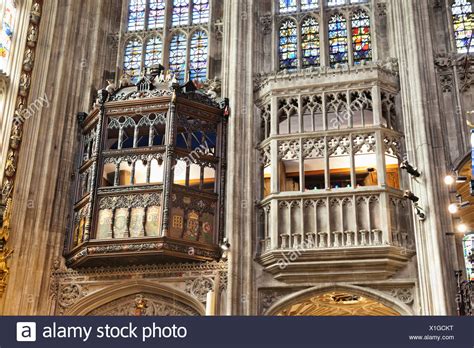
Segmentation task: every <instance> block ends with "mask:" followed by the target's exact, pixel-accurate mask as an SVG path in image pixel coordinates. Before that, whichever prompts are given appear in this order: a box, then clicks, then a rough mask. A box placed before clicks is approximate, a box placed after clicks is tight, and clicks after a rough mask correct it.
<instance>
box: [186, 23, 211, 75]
mask: <svg viewBox="0 0 474 348" xmlns="http://www.w3.org/2000/svg"><path fill="white" fill-rule="evenodd" d="M207 47H208V37H207V34H206V32H205V31H204V30H199V31H197V32H196V33H194V35H193V36H192V38H191V47H190V56H189V62H190V63H189V64H190V79H191V80H199V81H204V80H205V79H206V77H207Z"/></svg>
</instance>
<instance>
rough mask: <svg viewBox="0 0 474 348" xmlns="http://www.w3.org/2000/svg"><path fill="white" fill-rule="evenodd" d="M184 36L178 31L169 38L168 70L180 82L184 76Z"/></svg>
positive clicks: (185, 43)
mask: <svg viewBox="0 0 474 348" xmlns="http://www.w3.org/2000/svg"><path fill="white" fill-rule="evenodd" d="M186 46H187V42H186V36H185V35H184V34H183V33H178V34H175V35H174V36H173V38H172V39H171V46H170V66H169V68H170V70H171V72H172V73H174V74H175V77H176V78H177V79H178V81H180V82H184V79H185V77H186Z"/></svg>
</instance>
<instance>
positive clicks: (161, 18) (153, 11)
mask: <svg viewBox="0 0 474 348" xmlns="http://www.w3.org/2000/svg"><path fill="white" fill-rule="evenodd" d="M165 9H166V3H165V0H150V14H149V15H148V29H156V28H163V26H164V24H165Z"/></svg>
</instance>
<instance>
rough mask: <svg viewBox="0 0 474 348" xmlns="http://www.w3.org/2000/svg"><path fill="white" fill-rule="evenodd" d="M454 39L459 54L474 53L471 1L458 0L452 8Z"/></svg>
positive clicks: (473, 19) (473, 22) (473, 20)
mask: <svg viewBox="0 0 474 348" xmlns="http://www.w3.org/2000/svg"><path fill="white" fill-rule="evenodd" d="M452 12H453V24H454V37H455V40H456V50H457V52H458V53H467V52H474V42H473V40H472V29H473V26H474V17H473V14H472V4H471V1H470V0H456V1H455V2H454V4H453V7H452Z"/></svg>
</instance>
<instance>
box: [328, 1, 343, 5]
mask: <svg viewBox="0 0 474 348" xmlns="http://www.w3.org/2000/svg"><path fill="white" fill-rule="evenodd" d="M346 2H347V0H328V6H340V5H345V4H346Z"/></svg>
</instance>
